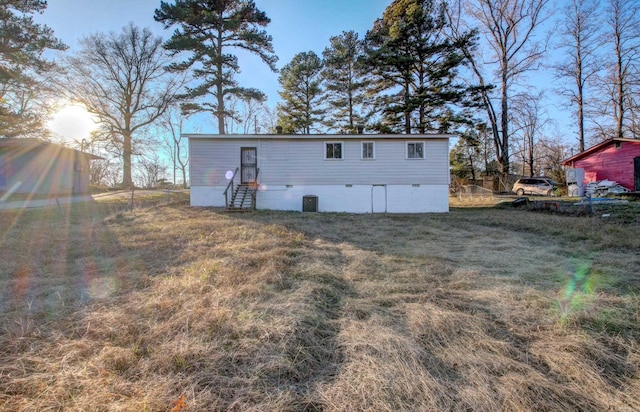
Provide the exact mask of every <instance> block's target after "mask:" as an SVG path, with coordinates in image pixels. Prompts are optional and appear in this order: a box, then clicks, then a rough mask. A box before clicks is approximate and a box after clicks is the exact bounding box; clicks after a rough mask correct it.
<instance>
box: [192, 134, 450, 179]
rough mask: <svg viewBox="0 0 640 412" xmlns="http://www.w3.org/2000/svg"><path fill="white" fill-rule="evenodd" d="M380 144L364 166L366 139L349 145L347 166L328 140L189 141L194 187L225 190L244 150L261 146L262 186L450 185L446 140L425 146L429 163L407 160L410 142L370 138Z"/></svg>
mask: <svg viewBox="0 0 640 412" xmlns="http://www.w3.org/2000/svg"><path fill="white" fill-rule="evenodd" d="M370 139H371V140H369V141H372V142H375V145H374V147H375V162H374V161H367V162H363V161H362V160H361V158H362V140H356V139H353V140H344V141H343V142H341V143H342V161H327V160H325V159H324V155H323V154H322V153H324V152H325V150H326V147H325V143H326V142H329V141H326V140H323V139H313V138H308V137H305V138H291V137H287V136H283V137H282V138H273V137H271V138H268V139H254V140H252V139H240V138H237V137H231V138H219V137H211V138H190V139H189V148H190V150H189V152H190V156H191V158H190V172H191V175H190V176H191V185H192V186H223V187H224V186H226V184H227V183H228V180H227V179H226V178H225V173H226V172H228V171H231V172H233V170H234V169H235V168H236V167H238V166H240V148H241V147H248V146H256V147H257V155H258V168H259V169H260V174H259V176H258V181H259V182H260V183H261V184H264V185H265V186H266V187H267V189H268V188H269V187H275V186H278V185H281V186H283V187H284V186H285V185H292V186H294V187H297V186H299V185H325V184H326V185H342V186H344V185H371V184H375V185H378V184H386V185H394V184H395V185H404V184H406V185H412V184H420V185H448V184H449V145H448V139H447V138H430V139H428V140H425V141H424V142H422V143H424V161H420V162H418V161H415V160H414V159H407V153H406V151H407V141H406V140H402V139H398V138H370Z"/></svg>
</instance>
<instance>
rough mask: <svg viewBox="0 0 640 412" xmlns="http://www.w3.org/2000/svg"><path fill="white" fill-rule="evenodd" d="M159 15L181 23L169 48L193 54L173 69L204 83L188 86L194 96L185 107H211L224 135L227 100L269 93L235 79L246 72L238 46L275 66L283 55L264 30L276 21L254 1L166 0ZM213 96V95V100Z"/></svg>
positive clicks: (159, 18)
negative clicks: (238, 52) (279, 55)
mask: <svg viewBox="0 0 640 412" xmlns="http://www.w3.org/2000/svg"><path fill="white" fill-rule="evenodd" d="M155 19H156V21H158V22H161V23H163V24H164V27H165V29H168V28H169V27H171V26H174V25H176V26H178V28H177V29H176V30H175V31H174V32H173V35H172V36H171V38H170V39H169V40H168V41H167V42H166V43H165V48H166V49H167V50H169V51H171V52H173V53H174V54H179V53H180V52H187V53H190V56H189V57H188V58H187V59H186V60H184V61H182V62H180V63H177V64H174V65H172V66H171V69H172V70H177V71H184V70H188V69H192V73H193V77H194V80H195V81H197V82H199V84H197V85H195V86H194V87H189V88H187V93H186V94H185V95H184V96H183V97H184V98H185V99H188V100H190V101H193V102H192V103H190V104H187V105H185V106H184V107H185V108H186V109H187V110H188V111H191V112H197V111H210V112H212V113H213V114H214V115H215V116H216V118H217V120H218V132H219V133H221V134H224V133H225V132H226V130H225V117H227V116H233V113H232V112H231V110H229V109H228V108H227V107H226V106H225V99H226V98H228V97H230V96H236V97H238V98H239V99H242V100H247V99H257V100H260V99H262V98H263V97H264V94H263V93H262V92H261V91H259V90H257V89H255V88H246V87H241V86H240V85H239V84H238V82H237V81H236V80H235V79H234V75H235V74H236V73H238V72H239V71H240V66H239V64H238V57H237V56H236V55H234V54H232V51H234V50H236V51H237V50H244V51H247V52H249V53H251V54H254V55H256V56H258V57H259V58H260V59H261V60H262V61H263V62H264V63H266V64H267V65H268V66H269V67H270V68H271V70H273V71H275V70H276V68H275V63H276V61H277V60H278V57H277V56H276V55H274V54H273V45H272V44H271V36H269V35H268V34H267V33H266V31H264V30H261V29H260V28H261V27H265V26H267V25H268V24H269V22H270V21H271V20H270V19H269V18H268V17H267V15H266V14H265V13H264V12H262V11H260V10H258V8H256V5H255V3H254V2H253V1H248V0H176V1H175V3H173V4H171V3H168V2H165V1H162V2H160V8H159V9H156V11H155ZM207 96H212V99H211V100H207V99H206V97H207Z"/></svg>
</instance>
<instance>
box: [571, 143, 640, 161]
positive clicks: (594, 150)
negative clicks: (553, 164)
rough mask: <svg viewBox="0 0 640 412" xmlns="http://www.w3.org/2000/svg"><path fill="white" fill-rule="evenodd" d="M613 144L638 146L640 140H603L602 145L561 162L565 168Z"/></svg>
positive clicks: (599, 144) (592, 147)
mask: <svg viewBox="0 0 640 412" xmlns="http://www.w3.org/2000/svg"><path fill="white" fill-rule="evenodd" d="M615 142H629V143H637V144H640V139H627V138H612V139H608V140H605V141H604V142H602V143H598V144H597V145H595V146H591V147H590V148H588V149H586V150H585V151H584V152H580V153H578V154H575V155H573V156H571V157H570V158H568V159H565V160H563V161H562V164H563V165H565V166H566V165H567V164H570V163H571V162H575V161H576V160H580V159H582V158H584V157H587V156H589V155H590V154H592V153H595V152H598V151H600V150H602V149H604V148H605V147H608V146H611V145H612V144H614V143H615Z"/></svg>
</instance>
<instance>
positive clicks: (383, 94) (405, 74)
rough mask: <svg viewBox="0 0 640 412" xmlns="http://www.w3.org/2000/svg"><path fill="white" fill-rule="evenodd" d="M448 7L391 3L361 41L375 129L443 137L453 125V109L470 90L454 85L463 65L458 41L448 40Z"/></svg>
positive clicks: (411, 0)
mask: <svg viewBox="0 0 640 412" xmlns="http://www.w3.org/2000/svg"><path fill="white" fill-rule="evenodd" d="M445 10H446V4H445V3H444V2H439V1H436V0H394V1H393V2H392V3H391V5H389V6H388V7H387V9H386V10H385V12H384V14H383V16H382V18H381V19H378V20H377V21H376V22H375V23H374V26H373V28H372V29H371V30H370V31H369V32H367V35H366V37H365V45H366V52H367V55H368V64H369V67H370V71H371V73H372V74H373V76H374V78H375V83H374V85H373V89H372V90H373V92H374V93H375V94H377V95H379V96H380V97H379V99H378V107H379V108H380V110H381V111H382V119H381V121H380V123H379V124H378V129H379V130H381V131H384V132H395V133H406V134H409V133H413V132H418V133H425V132H427V131H440V132H446V131H447V130H446V129H447V128H448V127H450V125H451V124H452V120H453V121H456V120H458V119H455V116H454V117H453V118H452V110H451V106H452V105H456V104H462V103H463V102H464V100H465V98H466V97H467V95H468V91H467V89H466V88H465V87H463V86H462V85H461V84H459V83H457V82H456V76H457V69H458V67H459V66H461V65H462V64H463V63H464V57H463V55H462V53H460V52H459V49H460V47H461V44H460V42H464V43H465V44H468V43H470V42H471V39H472V34H471V33H468V34H467V35H465V36H464V37H462V38H460V39H459V41H458V42H454V41H452V40H450V39H448V38H447V37H446V36H445V35H444V33H443V30H444V29H445V28H446V25H447V19H446V15H445Z"/></svg>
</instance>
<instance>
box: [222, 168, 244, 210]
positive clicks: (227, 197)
mask: <svg viewBox="0 0 640 412" xmlns="http://www.w3.org/2000/svg"><path fill="white" fill-rule="evenodd" d="M238 170H240V168H239V167H236V170H234V172H233V176H231V179H230V180H229V184H228V185H227V188H226V189H225V190H224V205H225V206H226V207H229V195H228V192H229V188H231V192H233V181H234V180H235V178H236V174H238Z"/></svg>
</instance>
